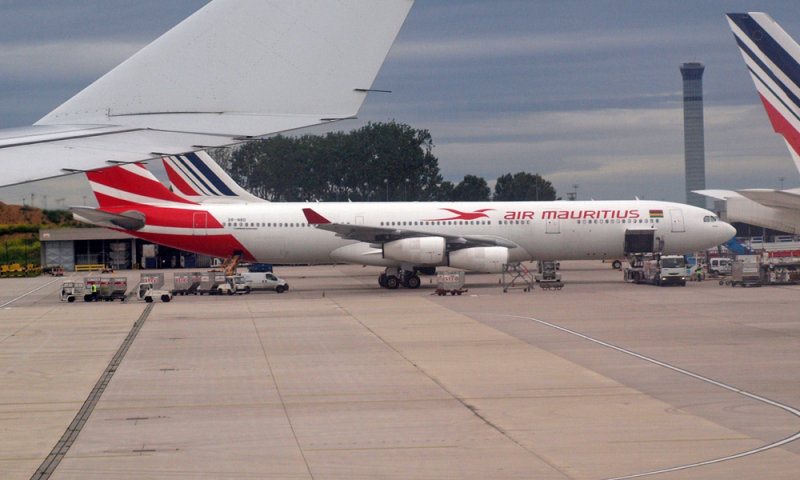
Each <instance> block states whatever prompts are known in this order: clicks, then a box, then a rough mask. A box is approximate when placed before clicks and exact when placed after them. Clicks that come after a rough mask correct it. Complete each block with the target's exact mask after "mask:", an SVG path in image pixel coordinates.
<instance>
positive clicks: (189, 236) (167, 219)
mask: <svg viewBox="0 0 800 480" xmlns="http://www.w3.org/2000/svg"><path fill="white" fill-rule="evenodd" d="M86 177H87V178H88V180H89V185H90V186H91V188H92V190H93V191H94V194H95V197H96V198H97V202H98V203H99V204H100V208H97V209H91V208H88V207H79V208H76V209H73V211H74V213H75V214H76V215H77V216H78V217H80V219H82V220H84V221H87V222H88V223H93V224H96V225H100V226H103V227H107V228H115V229H117V230H124V231H126V232H127V233H129V234H131V235H134V236H136V237H139V238H142V239H145V240H148V241H151V242H155V243H159V244H162V245H168V246H170V247H174V248H179V249H183V250H188V251H191V252H199V253H203V254H206V255H211V256H215V257H227V256H229V255H232V254H233V253H234V252H242V254H243V257H244V258H245V259H247V260H254V257H253V256H252V255H251V254H250V252H248V250H247V249H246V248H245V247H244V246H243V245H242V244H241V242H239V240H237V239H236V237H234V236H233V235H232V234H230V233H226V232H225V227H224V225H223V224H222V223H221V222H220V221H219V220H217V219H216V218H215V217H214V216H213V215H212V214H211V212H209V211H208V209H207V208H204V207H203V206H202V205H200V204H198V203H195V202H192V201H189V200H186V199H184V198H182V197H180V196H178V195H176V194H175V193H173V192H171V191H170V190H169V189H167V188H166V187H165V186H164V185H163V184H162V183H161V182H159V181H158V179H157V178H156V177H155V176H153V174H152V173H150V171H149V170H147V168H145V167H144V166H143V165H139V164H129V165H120V166H116V167H110V168H105V169H102V170H95V171H91V172H87V173H86Z"/></svg>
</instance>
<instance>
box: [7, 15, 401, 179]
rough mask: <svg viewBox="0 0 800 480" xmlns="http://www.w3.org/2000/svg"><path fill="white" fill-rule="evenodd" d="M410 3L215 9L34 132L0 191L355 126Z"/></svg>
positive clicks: (13, 133)
mask: <svg viewBox="0 0 800 480" xmlns="http://www.w3.org/2000/svg"><path fill="white" fill-rule="evenodd" d="M412 5H413V0H337V1H335V2H333V1H330V0H291V1H283V0H258V1H256V0H213V1H211V2H210V3H208V4H207V5H206V6H204V7H203V8H201V9H200V10H198V11H197V12H195V13H194V14H193V15H191V16H190V17H189V18H187V19H186V20H184V21H183V22H181V23H180V24H178V25H177V26H176V27H174V28H172V29H171V30H170V31H168V32H167V33H165V34H164V35H162V36H161V37H160V38H158V39H156V40H155V41H153V42H152V43H150V44H149V45H147V46H146V47H145V48H143V49H142V50H140V51H139V52H138V53H136V54H135V55H133V56H132V57H131V58H129V59H128V60H126V61H125V62H123V63H122V64H120V65H119V66H117V67H116V68H114V69H113V70H111V71H110V72H108V73H107V74H106V75H104V76H103V77H101V78H100V79H99V80H97V81H95V82H94V83H92V84H91V85H89V86H88V87H86V88H85V89H84V90H83V91H81V92H80V93H78V94H77V95H75V96H74V97H72V98H71V99H69V100H68V101H66V102H65V103H64V104H62V105H61V106H59V107H58V108H56V109H55V110H53V111H52V112H50V113H49V114H47V115H45V116H44V117H43V118H42V119H40V120H39V121H38V122H36V123H35V124H34V125H32V126H29V127H23V128H14V129H8V130H0V168H2V172H3V174H2V176H0V187H2V186H9V185H15V184H21V183H26V182H32V181H36V180H41V179H45V178H50V177H58V176H62V175H66V174H71V173H76V172H86V171H91V170H96V169H99V168H105V167H108V166H110V165H118V164H126V163H132V162H141V161H146V160H152V159H160V158H161V157H162V156H164V155H179V154H185V153H188V152H196V151H201V150H204V149H207V148H210V147H219V146H226V145H234V144H238V143H242V142H246V141H248V140H251V139H253V138H258V137H262V136H265V135H269V134H273V133H277V132H284V131H288V130H293V129H297V128H301V127H306V126H311V125H318V124H325V123H329V122H333V121H337V120H342V119H347V118H354V116H355V115H356V114H357V113H358V110H359V109H360V107H361V105H362V103H363V101H364V99H365V98H366V95H367V94H368V92H369V91H370V89H371V88H372V83H373V81H374V80H375V77H376V75H377V73H378V70H379V69H380V67H381V64H382V63H383V61H384V59H385V58H386V55H387V54H388V52H389V48H390V47H391V46H392V43H393V42H394V39H395V37H396V36H397V34H398V32H399V30H400V27H401V26H402V24H403V22H404V21H405V18H406V16H407V14H408V12H409V10H410V9H411V6H412Z"/></svg>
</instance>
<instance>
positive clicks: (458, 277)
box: [433, 271, 469, 296]
mask: <svg viewBox="0 0 800 480" xmlns="http://www.w3.org/2000/svg"><path fill="white" fill-rule="evenodd" d="M465 276H466V275H465V274H464V272H461V271H450V272H438V273H437V274H436V291H435V292H434V293H433V295H439V296H444V295H447V294H448V293H449V294H450V295H461V294H462V293H466V292H468V291H469V290H468V289H466V288H464V279H465Z"/></svg>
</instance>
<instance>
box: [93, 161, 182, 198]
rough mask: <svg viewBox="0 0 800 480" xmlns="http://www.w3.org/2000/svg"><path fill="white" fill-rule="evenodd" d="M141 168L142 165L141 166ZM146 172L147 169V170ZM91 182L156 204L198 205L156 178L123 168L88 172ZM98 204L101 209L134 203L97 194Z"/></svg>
mask: <svg viewBox="0 0 800 480" xmlns="http://www.w3.org/2000/svg"><path fill="white" fill-rule="evenodd" d="M140 166H141V165H140ZM142 168H144V167H142ZM145 170H146V169H145ZM86 178H88V179H89V181H90V182H93V183H97V184H100V185H104V186H106V187H110V188H114V189H116V190H120V191H123V192H127V193H132V194H135V195H140V196H143V197H147V198H150V199H152V200H153V201H154V202H175V203H183V204H190V205H196V204H195V203H194V202H190V201H188V200H185V199H183V198H181V197H179V196H178V195H175V194H174V193H172V192H170V191H169V190H168V189H167V187H165V186H164V185H162V184H161V182H159V181H158V180H157V179H156V178H155V177H153V178H147V177H143V176H141V175H137V174H135V173H133V172H130V171H128V170H126V169H125V168H123V167H110V168H104V169H101V170H94V171H91V172H86ZM95 197H97V202H98V203H99V204H100V206H101V207H107V206H117V205H124V204H126V203H132V202H130V201H129V200H124V199H112V198H111V197H108V196H106V195H101V194H98V193H97V192H95Z"/></svg>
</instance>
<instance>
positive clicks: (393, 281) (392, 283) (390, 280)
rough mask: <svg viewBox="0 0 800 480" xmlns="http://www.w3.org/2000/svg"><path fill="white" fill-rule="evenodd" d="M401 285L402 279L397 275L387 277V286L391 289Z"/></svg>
mask: <svg viewBox="0 0 800 480" xmlns="http://www.w3.org/2000/svg"><path fill="white" fill-rule="evenodd" d="M399 286H400V280H398V279H397V277H395V276H391V277H389V276H387V277H386V288H388V289H389V290H395V289H397V287H399Z"/></svg>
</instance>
